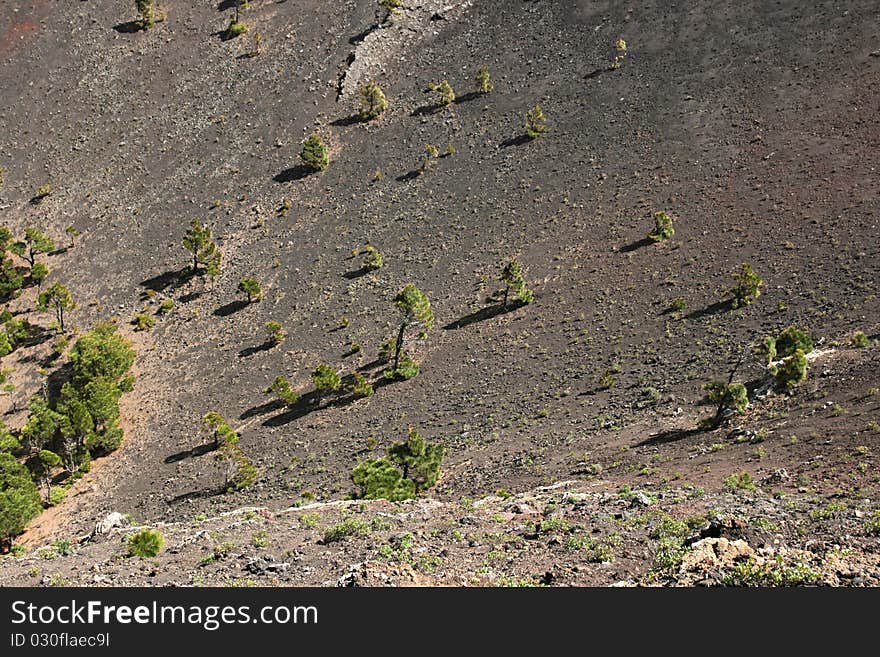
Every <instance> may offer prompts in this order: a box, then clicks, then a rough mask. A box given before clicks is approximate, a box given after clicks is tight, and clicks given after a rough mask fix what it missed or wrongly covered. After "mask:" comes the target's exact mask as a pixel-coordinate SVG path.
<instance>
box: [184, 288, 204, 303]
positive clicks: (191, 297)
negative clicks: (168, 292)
mask: <svg viewBox="0 0 880 657" xmlns="http://www.w3.org/2000/svg"><path fill="white" fill-rule="evenodd" d="M203 294H204V291H202V290H194V291H193V292H189V293H187V294H184V295H183V296H182V297H180V299H178V301H180V303H189V302H190V301H195V300H196V299H198V298H199V297H201V296H202V295H203Z"/></svg>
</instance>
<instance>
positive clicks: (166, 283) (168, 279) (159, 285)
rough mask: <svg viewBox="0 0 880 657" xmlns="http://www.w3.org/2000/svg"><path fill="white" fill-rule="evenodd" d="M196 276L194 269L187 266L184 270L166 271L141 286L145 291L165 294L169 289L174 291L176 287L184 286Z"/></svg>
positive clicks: (143, 282)
mask: <svg viewBox="0 0 880 657" xmlns="http://www.w3.org/2000/svg"><path fill="white" fill-rule="evenodd" d="M194 275H195V272H193V270H192V267H189V266H186V267H183V268H182V269H174V270H171V271H166V272H164V273H162V274H159V275H158V276H153V277H152V278H148V279H147V280H145V281H141V282H140V286H141V287H142V288H144V289H145V290H152V291H153V292H164V291H165V290H167V289H168V288H171V289H174V288H175V287H178V286H179V285H182V284H183V283H185V282H186V281H188V280H189V279H191V278H192V277H193V276H194Z"/></svg>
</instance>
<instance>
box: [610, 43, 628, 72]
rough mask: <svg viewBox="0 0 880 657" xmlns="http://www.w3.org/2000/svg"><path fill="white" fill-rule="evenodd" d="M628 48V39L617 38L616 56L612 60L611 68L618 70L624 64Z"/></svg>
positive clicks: (615, 45) (615, 44)
mask: <svg viewBox="0 0 880 657" xmlns="http://www.w3.org/2000/svg"><path fill="white" fill-rule="evenodd" d="M626 53H627V49H626V41H624V40H623V39H617V41H615V42H614V58H613V59H612V60H611V68H612V69H613V70H617V69H619V68H620V66H621V65H622V64H623V60H624V58H625V57H626Z"/></svg>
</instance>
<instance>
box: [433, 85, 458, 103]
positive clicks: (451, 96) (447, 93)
mask: <svg viewBox="0 0 880 657" xmlns="http://www.w3.org/2000/svg"><path fill="white" fill-rule="evenodd" d="M428 89H430V90H431V91H433V92H435V93H436V94H437V96H438V98H439V100H440V104H441V105H451V104H452V103H454V102H455V90H454V89H453V88H452V85H451V84H449V80H442V81H441V82H439V83H436V82H435V83H431V84H430V85H429V86H428Z"/></svg>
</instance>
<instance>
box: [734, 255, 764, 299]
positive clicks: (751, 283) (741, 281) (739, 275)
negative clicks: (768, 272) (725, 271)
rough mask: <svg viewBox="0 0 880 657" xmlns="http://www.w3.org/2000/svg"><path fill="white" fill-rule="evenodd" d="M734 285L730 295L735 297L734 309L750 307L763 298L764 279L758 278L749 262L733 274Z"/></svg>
mask: <svg viewBox="0 0 880 657" xmlns="http://www.w3.org/2000/svg"><path fill="white" fill-rule="evenodd" d="M733 281H734V285H733V287H732V288H730V292H729V294H732V295H733V302H732V305H733V307H734V308H739V307H740V306H748V305H750V304H751V303H752V302H753V301H754V300H755V299H757V298H758V297H759V296H761V287H763V285H764V281H763V279H762V278H761V277H760V276H758V275H757V274H756V273H755V271H754V270H753V269H752V265H751V264H750V263H748V262H744V263H742V265H741V267H740V269H739V271H738V272H735V273H734V274H733Z"/></svg>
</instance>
